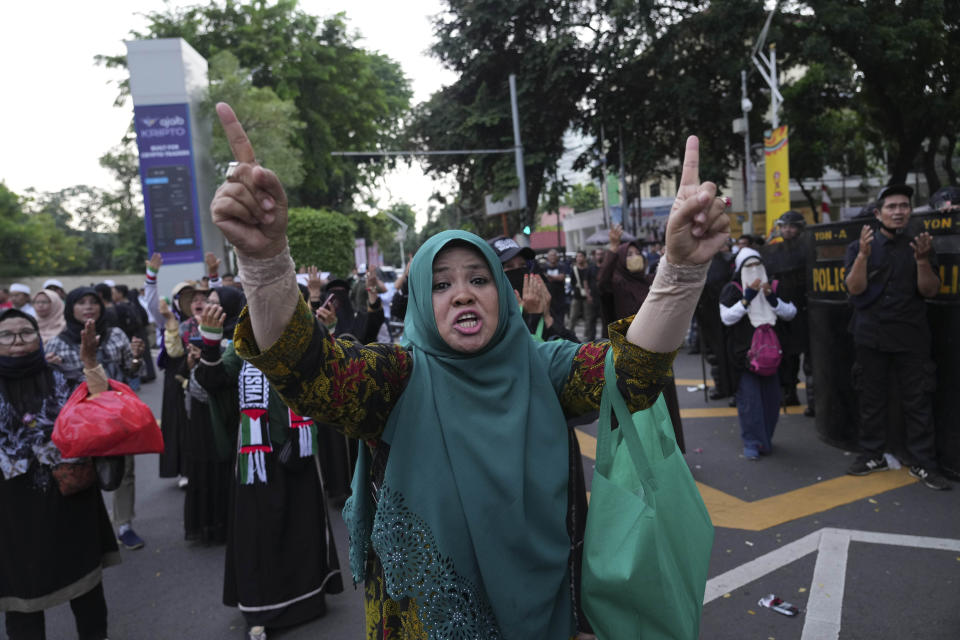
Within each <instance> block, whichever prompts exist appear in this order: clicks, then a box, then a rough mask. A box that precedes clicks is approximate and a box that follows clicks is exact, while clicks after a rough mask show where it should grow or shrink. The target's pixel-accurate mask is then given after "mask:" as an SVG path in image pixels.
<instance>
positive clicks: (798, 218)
mask: <svg viewBox="0 0 960 640" xmlns="http://www.w3.org/2000/svg"><path fill="white" fill-rule="evenodd" d="M806 225H807V223H806V220H804V218H803V216H802V215H801V214H799V213H797V212H796V211H787V212H786V213H784V214H783V215H781V216H780V217H779V218H778V219H777V227H778V228H779V230H780V237H781V238H782V239H783V242H774V243H768V244H766V245H764V246H763V247H761V248H760V253H761V254H762V256H763V262H764V264H765V265H766V266H767V271H768V272H769V274H770V279H771V280H778V281H779V284H778V287H779V288H778V292H779V294H780V295H782V296H783V297H784V299H786V300H791V301H792V302H793V303H794V304H795V305H796V307H797V315H796V317H795V318H794V319H793V321H792V322H786V323H783V326H782V327H780V326H779V325H778V326H777V334H778V337H779V338H780V345H781V348H782V349H783V360H782V361H781V363H780V372H779V373H780V386H781V387H783V403H784V404H785V405H787V406H796V405H799V404H800V399H799V398H798V397H797V383H798V382H799V379H798V376H799V373H800V356H801V355H803V374H804V377H805V378H806V386H807V408H806V410H805V411H804V412H803V415H805V416H808V417H812V416H813V415H814V403H813V398H814V391H813V365H812V361H811V359H810V331H809V324H808V323H807V269H806V258H807V235H806V233H804V231H805V229H806Z"/></svg>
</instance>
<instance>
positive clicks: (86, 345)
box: [80, 320, 100, 369]
mask: <svg viewBox="0 0 960 640" xmlns="http://www.w3.org/2000/svg"><path fill="white" fill-rule="evenodd" d="M99 346H100V336H98V335H97V327H96V324H95V323H94V321H93V320H87V322H86V324H84V325H83V331H81V332H80V361H81V362H83V368H84V369H96V368H97V348H98V347H99Z"/></svg>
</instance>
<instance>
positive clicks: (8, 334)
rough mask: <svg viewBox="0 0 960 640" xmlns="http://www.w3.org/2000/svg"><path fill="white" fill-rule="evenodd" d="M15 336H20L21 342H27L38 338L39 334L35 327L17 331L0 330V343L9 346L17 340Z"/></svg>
mask: <svg viewBox="0 0 960 640" xmlns="http://www.w3.org/2000/svg"><path fill="white" fill-rule="evenodd" d="M17 336H20V342H22V343H23V344H29V343H31V342H33V341H34V340H36V339H37V338H39V337H40V334H39V333H37V330H36V329H24V330H23V331H18V332H16V333H14V332H13V331H0V345H3V346H4V347H9V346H10V345H12V344H13V343H14V342H16V341H17Z"/></svg>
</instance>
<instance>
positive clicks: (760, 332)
mask: <svg viewBox="0 0 960 640" xmlns="http://www.w3.org/2000/svg"><path fill="white" fill-rule="evenodd" d="M782 358H783V349H781V348H780V340H778V339H777V332H776V331H774V330H773V326H772V325H769V324H762V325H760V326H759V327H757V328H755V329H754V330H753V340H751V341H750V350H749V351H747V363H748V364H749V365H750V371H752V372H753V373H755V374H757V375H758V376H772V375H774V374H775V373H776V372H777V368H778V367H779V366H780V360H781V359H782Z"/></svg>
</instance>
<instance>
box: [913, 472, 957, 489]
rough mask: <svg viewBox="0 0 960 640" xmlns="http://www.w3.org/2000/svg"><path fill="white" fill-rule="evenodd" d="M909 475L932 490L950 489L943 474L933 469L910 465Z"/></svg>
mask: <svg viewBox="0 0 960 640" xmlns="http://www.w3.org/2000/svg"><path fill="white" fill-rule="evenodd" d="M910 475H911V476H913V477H914V478H916V479H917V480H919V481H920V482H922V483H923V484H925V485H927V486H928V487H930V488H931V489H933V490H934V491H948V490H949V489H950V483H948V482H947V481H946V480H945V479H944V478H943V476H941V475H939V474H937V473H936V472H934V471H927V470H926V469H924V468H923V467H910Z"/></svg>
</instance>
